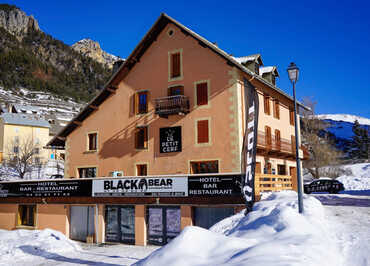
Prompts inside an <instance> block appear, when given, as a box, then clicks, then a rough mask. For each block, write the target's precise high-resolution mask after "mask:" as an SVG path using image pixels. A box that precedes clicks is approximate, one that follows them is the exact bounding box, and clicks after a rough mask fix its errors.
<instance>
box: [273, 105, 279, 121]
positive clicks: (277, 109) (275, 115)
mask: <svg viewBox="0 0 370 266" xmlns="http://www.w3.org/2000/svg"><path fill="white" fill-rule="evenodd" d="M274 117H275V118H277V119H280V106H279V101H278V100H274Z"/></svg>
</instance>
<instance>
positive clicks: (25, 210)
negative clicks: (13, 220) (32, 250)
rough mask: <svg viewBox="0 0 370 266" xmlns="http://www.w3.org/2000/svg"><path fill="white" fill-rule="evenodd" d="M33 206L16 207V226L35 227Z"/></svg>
mask: <svg viewBox="0 0 370 266" xmlns="http://www.w3.org/2000/svg"><path fill="white" fill-rule="evenodd" d="M35 213H36V206H35V205H19V206H18V225H25V226H35Z"/></svg>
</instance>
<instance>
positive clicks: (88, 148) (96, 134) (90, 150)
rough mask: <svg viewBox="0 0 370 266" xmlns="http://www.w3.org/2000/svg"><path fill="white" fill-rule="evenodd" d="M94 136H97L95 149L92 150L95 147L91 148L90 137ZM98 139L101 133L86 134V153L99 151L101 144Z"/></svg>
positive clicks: (91, 132)
mask: <svg viewBox="0 0 370 266" xmlns="http://www.w3.org/2000/svg"><path fill="white" fill-rule="evenodd" d="M94 135H95V149H92V148H94V147H93V146H92V147H90V136H94ZM98 137H99V133H98V132H97V131H90V132H87V133H86V151H87V152H96V151H98V143H99V141H98Z"/></svg>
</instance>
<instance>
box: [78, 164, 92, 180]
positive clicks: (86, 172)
mask: <svg viewBox="0 0 370 266" xmlns="http://www.w3.org/2000/svg"><path fill="white" fill-rule="evenodd" d="M78 175H79V178H88V177H96V167H86V168H78Z"/></svg>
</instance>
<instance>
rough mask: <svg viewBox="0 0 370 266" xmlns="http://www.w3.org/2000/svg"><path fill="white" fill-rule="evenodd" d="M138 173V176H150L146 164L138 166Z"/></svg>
mask: <svg viewBox="0 0 370 266" xmlns="http://www.w3.org/2000/svg"><path fill="white" fill-rule="evenodd" d="M136 173H137V175H138V176H146V175H148V167H147V165H146V164H138V165H136Z"/></svg>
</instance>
